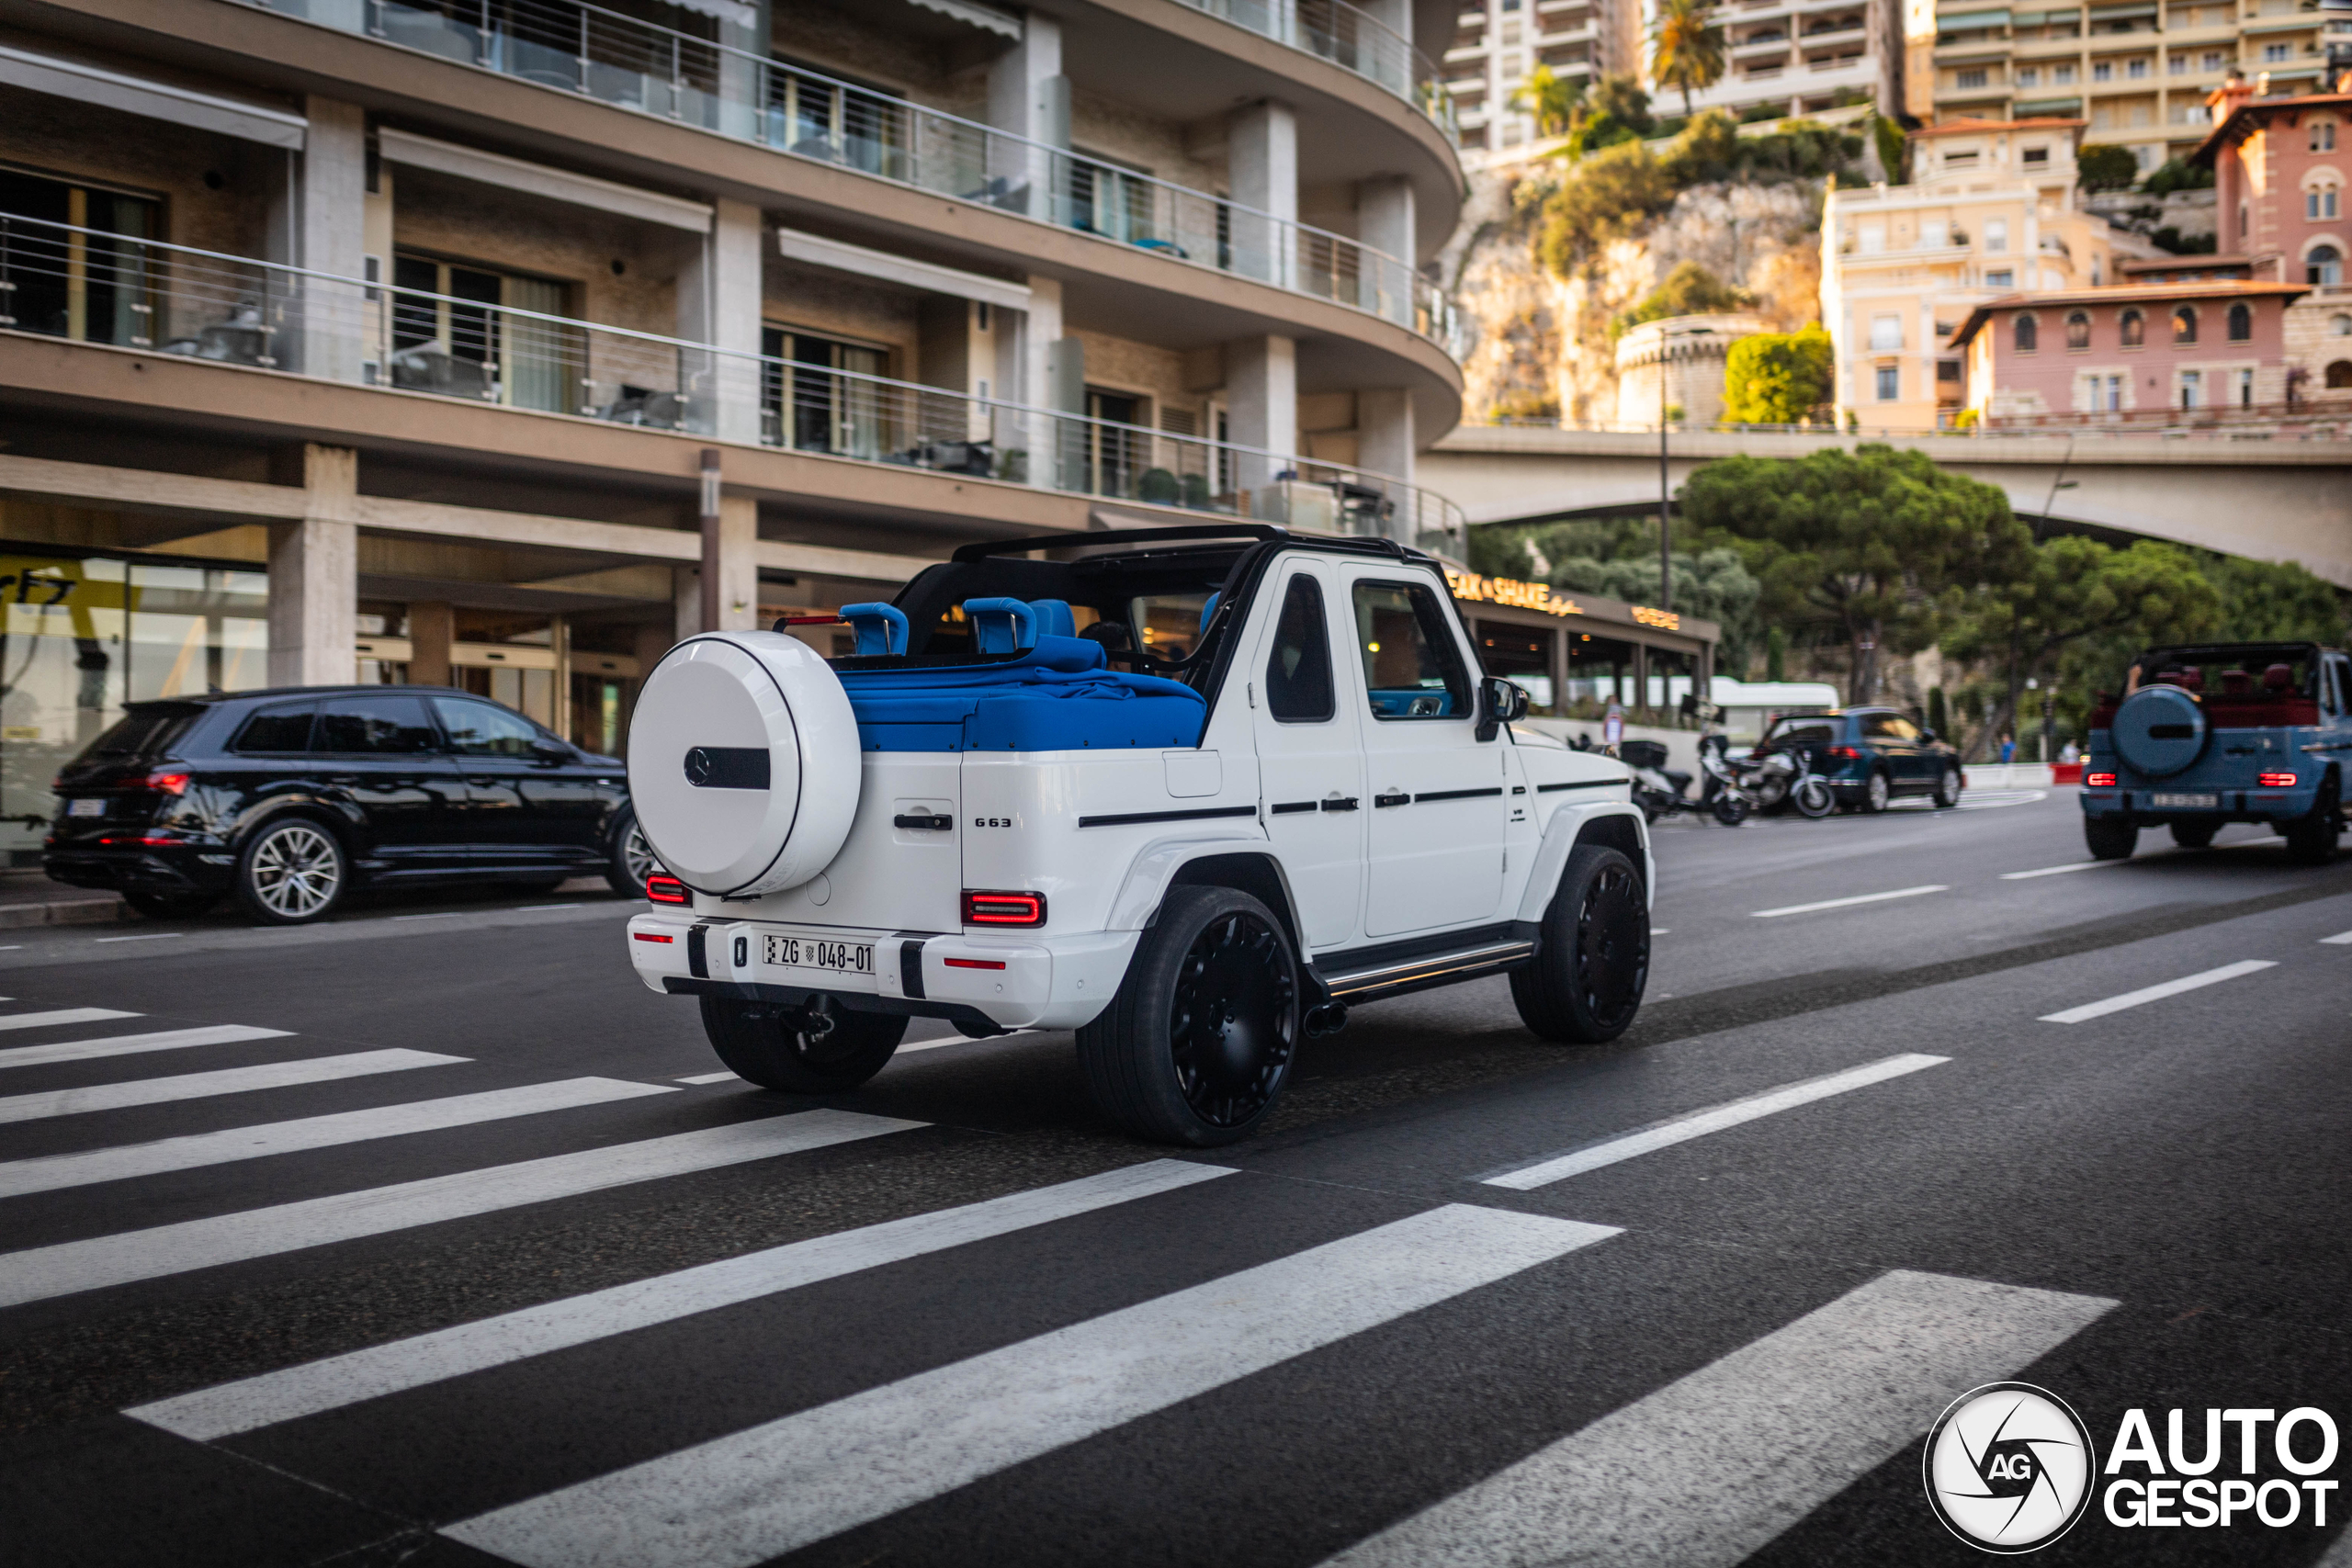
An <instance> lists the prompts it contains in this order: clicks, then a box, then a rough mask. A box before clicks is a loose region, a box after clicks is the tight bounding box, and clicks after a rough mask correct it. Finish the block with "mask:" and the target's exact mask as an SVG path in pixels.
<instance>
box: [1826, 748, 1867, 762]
mask: <svg viewBox="0 0 2352 1568" xmlns="http://www.w3.org/2000/svg"><path fill="white" fill-rule="evenodd" d="M1829 754H1830V755H1831V756H1833V757H1835V758H1837V759H1838V761H1841V762H1859V761H1861V760H1862V753H1861V750H1860V748H1859V747H1854V746H1832V747H1831V748H1829Z"/></svg>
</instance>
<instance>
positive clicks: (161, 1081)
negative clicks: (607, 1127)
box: [0, 1050, 470, 1122]
mask: <svg viewBox="0 0 2352 1568" xmlns="http://www.w3.org/2000/svg"><path fill="white" fill-rule="evenodd" d="M469 1059H470V1058H469V1057H465V1056H444V1055H441V1054H439V1053H438V1052H435V1051H406V1050H391V1051H355V1052H352V1053H351V1054H350V1055H344V1056H308V1057H304V1058H302V1059H301V1060H300V1061H293V1062H263V1063H260V1064H259V1065H257V1066H250V1067H220V1068H216V1069H214V1070H213V1071H211V1072H209V1073H182V1074H179V1075H178V1076H177V1077H168V1078H137V1079H134V1080H132V1081H131V1082H130V1083H106V1084H90V1085H87V1086H85V1087H84V1088H81V1089H48V1090H44V1091H43V1092H41V1093H40V1094H12V1095H9V1096H8V1097H7V1098H6V1099H5V1100H0V1122H32V1121H38V1120H40V1118H42V1117H44V1116H78V1115H82V1114H84V1113H85V1112H88V1111H119V1110H122V1109H123V1108H124V1107H126V1106H132V1105H161V1104H164V1102H166V1101H169V1100H204V1099H208V1098H209V1097H210V1096H213V1095H219V1094H247V1093H250V1092H252V1091H253V1090H255V1089H285V1088H288V1087H290V1086H292V1085H295V1084H306V1083H332V1082H334V1081H335V1080H336V1079H338V1078H359V1077H368V1076H369V1075H371V1074H374V1073H401V1072H407V1071H410V1070H411V1069H413V1068H416V1067H444V1066H450V1065H452V1064H453V1063H458V1062H464V1061H468V1060H469Z"/></svg>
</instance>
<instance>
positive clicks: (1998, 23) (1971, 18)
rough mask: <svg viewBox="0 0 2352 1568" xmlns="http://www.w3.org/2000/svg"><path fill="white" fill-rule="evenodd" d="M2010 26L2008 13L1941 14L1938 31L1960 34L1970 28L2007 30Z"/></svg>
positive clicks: (1938, 20) (1937, 19)
mask: <svg viewBox="0 0 2352 1568" xmlns="http://www.w3.org/2000/svg"><path fill="white" fill-rule="evenodd" d="M2008 25H2009V14H2008V13H2007V11H1962V12H1958V13H1956V14H1954V15H1951V16H1947V15H1944V14H1943V13H1941V12H1939V13H1938V14H1937V16H1936V29H1937V30H1938V31H1939V32H1947V33H1952V32H1960V31H1962V30H1964V29H1966V28H2006V27H2007V26H2008Z"/></svg>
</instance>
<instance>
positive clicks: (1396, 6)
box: [1356, 0, 1533, 93]
mask: <svg viewBox="0 0 2352 1568" xmlns="http://www.w3.org/2000/svg"><path fill="white" fill-rule="evenodd" d="M1356 9H1357V10H1359V11H1361V12H1363V14H1364V16H1365V17H1368V18H1370V19H1371V20H1373V21H1374V22H1377V23H1379V24H1380V26H1379V28H1364V29H1362V30H1361V32H1360V34H1359V36H1358V38H1357V39H1356V69H1358V70H1359V71H1362V72H1363V73H1364V74H1365V75H1367V76H1370V77H1371V78H1372V79H1373V80H1374V81H1375V82H1377V83H1379V84H1380V85H1382V86H1384V87H1385V88H1387V89H1388V90H1389V91H1390V92H1392V93H1409V92H1411V91H1412V90H1413V66H1412V59H1413V57H1412V55H1411V54H1410V53H1409V52H1408V51H1409V50H1410V48H1411V43H1412V37H1413V7H1412V4H1411V0H1357V4H1356ZM1529 25H1530V26H1531V27H1532V26H1533V24H1532V22H1531V23H1530V24H1529ZM1383 29H1385V30H1383Z"/></svg>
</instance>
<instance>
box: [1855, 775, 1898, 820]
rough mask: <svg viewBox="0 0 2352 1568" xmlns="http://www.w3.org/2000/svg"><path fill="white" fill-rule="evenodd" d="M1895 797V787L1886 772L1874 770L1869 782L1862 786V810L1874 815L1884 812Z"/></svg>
mask: <svg viewBox="0 0 2352 1568" xmlns="http://www.w3.org/2000/svg"><path fill="white" fill-rule="evenodd" d="M1893 796H1894V784H1893V783H1892V782H1890V781H1889V780H1888V778H1887V776H1886V772H1885V770H1884V769H1883V768H1872V769H1871V776H1870V780H1869V782H1868V783H1866V784H1863V785H1862V809H1863V810H1865V811H1868V812H1871V813H1873V814H1875V813H1877V812H1881V811H1883V810H1885V809H1886V803H1887V801H1888V800H1890V799H1891V798H1893Z"/></svg>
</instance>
